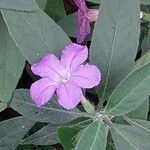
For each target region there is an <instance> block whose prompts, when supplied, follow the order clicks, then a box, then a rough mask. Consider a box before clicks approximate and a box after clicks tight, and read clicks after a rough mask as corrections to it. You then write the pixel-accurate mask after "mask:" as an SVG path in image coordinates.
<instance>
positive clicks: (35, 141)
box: [21, 124, 59, 145]
mask: <svg viewBox="0 0 150 150" xmlns="http://www.w3.org/2000/svg"><path fill="white" fill-rule="evenodd" d="M58 127H59V125H54V124H48V125H46V126H45V127H43V128H42V129H40V130H38V131H37V132H35V133H34V134H32V135H30V136H29V137H27V138H25V139H23V140H22V141H21V144H32V145H52V144H57V143H59V140H58V138H57V128H58Z"/></svg>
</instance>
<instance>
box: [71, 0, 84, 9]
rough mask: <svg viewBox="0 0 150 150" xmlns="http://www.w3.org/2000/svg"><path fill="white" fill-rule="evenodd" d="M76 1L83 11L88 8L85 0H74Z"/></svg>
mask: <svg viewBox="0 0 150 150" xmlns="http://www.w3.org/2000/svg"><path fill="white" fill-rule="evenodd" d="M74 2H75V4H76V5H77V7H78V8H79V9H80V10H81V11H86V10H87V7H86V2H85V0H74Z"/></svg>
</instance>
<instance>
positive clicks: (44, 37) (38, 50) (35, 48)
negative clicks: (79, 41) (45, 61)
mask: <svg viewBox="0 0 150 150" xmlns="http://www.w3.org/2000/svg"><path fill="white" fill-rule="evenodd" d="M2 14H3V17H4V19H5V21H6V23H7V27H8V29H9V32H10V34H11V36H12V37H13V39H14V41H15V43H16V45H17V47H18V48H19V50H20V51H21V52H22V54H23V55H24V57H25V58H26V59H27V60H28V61H29V62H30V63H31V64H32V63H35V62H37V61H38V60H39V59H41V58H42V57H43V56H44V55H46V54H47V53H53V54H59V53H60V51H61V50H62V49H63V48H64V47H65V46H66V45H68V44H69V43H70V40H69V38H68V36H67V35H66V34H65V33H64V31H63V30H62V29H61V28H60V27H59V26H58V25H57V24H56V23H55V22H54V21H53V20H52V19H51V18H49V16H47V15H46V14H45V13H44V12H42V11H41V10H39V11H38V12H37V13H25V12H14V11H6V10H3V11H2Z"/></svg>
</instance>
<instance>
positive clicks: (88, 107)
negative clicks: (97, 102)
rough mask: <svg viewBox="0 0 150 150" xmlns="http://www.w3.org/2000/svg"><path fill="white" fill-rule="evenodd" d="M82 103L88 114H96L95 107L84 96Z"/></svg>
mask: <svg viewBox="0 0 150 150" xmlns="http://www.w3.org/2000/svg"><path fill="white" fill-rule="evenodd" d="M81 103H82V106H83V108H84V109H85V111H86V112H87V113H88V114H90V115H94V114H95V108H94V106H93V105H92V104H91V103H90V102H89V101H88V100H87V99H86V98H85V97H84V96H83V97H82V100H81Z"/></svg>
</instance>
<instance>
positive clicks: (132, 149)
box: [111, 124, 150, 150]
mask: <svg viewBox="0 0 150 150" xmlns="http://www.w3.org/2000/svg"><path fill="white" fill-rule="evenodd" d="M111 133H112V137H113V140H114V143H115V146H116V149H117V150H126V149H129V150H149V148H150V143H149V140H150V132H147V130H145V128H143V127H142V126H140V125H138V124H131V125H114V127H113V128H112V130H111ZM123 148H125V149H123Z"/></svg>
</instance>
